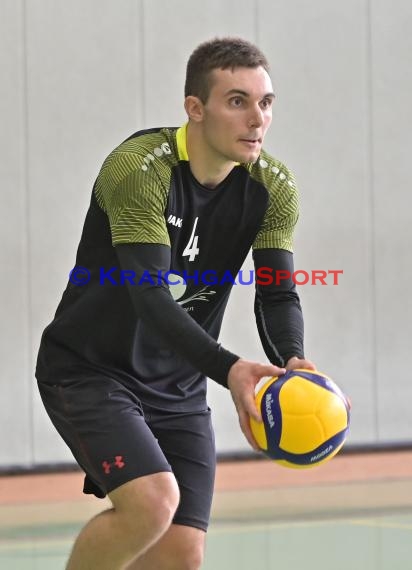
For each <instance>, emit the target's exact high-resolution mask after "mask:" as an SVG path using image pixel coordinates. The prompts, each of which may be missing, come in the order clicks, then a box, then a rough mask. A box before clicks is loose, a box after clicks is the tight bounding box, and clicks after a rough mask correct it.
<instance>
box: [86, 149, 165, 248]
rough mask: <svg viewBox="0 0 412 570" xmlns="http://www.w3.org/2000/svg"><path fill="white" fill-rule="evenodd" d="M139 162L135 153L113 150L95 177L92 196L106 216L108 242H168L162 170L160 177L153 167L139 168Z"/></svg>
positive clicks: (140, 160) (138, 157)
mask: <svg viewBox="0 0 412 570" xmlns="http://www.w3.org/2000/svg"><path fill="white" fill-rule="evenodd" d="M141 164H142V158H141V157H140V156H139V155H137V154H135V153H128V152H116V151H114V152H113V153H112V154H111V155H110V156H109V157H108V158H107V159H106V161H105V163H104V164H103V167H102V169H101V171H100V174H99V176H98V178H97V181H96V187H95V193H96V198H97V201H98V203H99V205H100V207H101V208H102V209H103V210H104V211H105V212H106V214H107V216H108V218H109V224H110V229H111V233H112V243H113V245H118V244H121V243H160V244H164V245H170V240H169V234H168V232H167V228H166V222H165V218H164V211H165V207H166V200H167V192H168V189H167V185H166V184H165V180H164V179H163V178H164V175H165V173H162V174H163V176H161V175H159V172H157V171H156V169H155V168H154V167H153V166H151V168H150V169H143V168H142V167H141ZM169 180H170V178H169Z"/></svg>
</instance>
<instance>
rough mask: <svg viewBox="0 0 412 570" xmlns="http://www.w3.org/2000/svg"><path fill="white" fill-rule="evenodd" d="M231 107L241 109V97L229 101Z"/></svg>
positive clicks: (237, 96)
mask: <svg viewBox="0 0 412 570" xmlns="http://www.w3.org/2000/svg"><path fill="white" fill-rule="evenodd" d="M229 105H231V106H232V107H241V106H242V105H243V99H242V97H239V95H236V97H232V98H231V99H229Z"/></svg>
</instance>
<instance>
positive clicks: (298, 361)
mask: <svg viewBox="0 0 412 570" xmlns="http://www.w3.org/2000/svg"><path fill="white" fill-rule="evenodd" d="M296 368H306V369H307V370H316V366H315V365H314V364H313V362H312V361H311V360H306V359H305V358H298V357H297V356H292V358H289V360H288V362H287V364H286V370H296Z"/></svg>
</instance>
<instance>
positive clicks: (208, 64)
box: [185, 37, 269, 103]
mask: <svg viewBox="0 0 412 570" xmlns="http://www.w3.org/2000/svg"><path fill="white" fill-rule="evenodd" d="M236 67H251V68H256V67H263V68H264V69H265V70H266V71H267V72H268V73H269V63H268V61H267V59H266V57H265V55H264V54H263V53H262V52H261V51H260V49H259V48H257V47H256V46H255V45H253V44H252V43H250V42H248V41H247V40H243V39H241V38H230V37H227V38H215V39H213V40H209V41H207V42H204V43H202V44H200V45H199V46H198V47H197V48H196V49H195V50H194V52H193V53H192V55H191V56H190V57H189V60H188V62H187V67H186V82H185V97H188V96H189V95H194V96H195V97H199V99H200V100H201V101H202V102H203V103H206V101H207V99H208V97H209V93H210V89H211V82H210V72H211V71H213V70H214V69H229V68H230V69H232V70H233V69H235V68H236Z"/></svg>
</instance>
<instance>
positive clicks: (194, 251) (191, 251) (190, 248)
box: [182, 217, 199, 261]
mask: <svg viewBox="0 0 412 570" xmlns="http://www.w3.org/2000/svg"><path fill="white" fill-rule="evenodd" d="M198 219H199V217H197V218H196V219H195V221H194V224H193V229H192V235H191V236H190V240H189V241H188V242H187V245H186V247H185V250H184V252H183V253H182V256H183V257H186V256H189V261H194V260H195V257H196V255H198V254H199V248H198V247H197V240H198V237H199V236H195V231H196V226H197V220H198Z"/></svg>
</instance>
